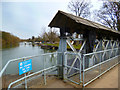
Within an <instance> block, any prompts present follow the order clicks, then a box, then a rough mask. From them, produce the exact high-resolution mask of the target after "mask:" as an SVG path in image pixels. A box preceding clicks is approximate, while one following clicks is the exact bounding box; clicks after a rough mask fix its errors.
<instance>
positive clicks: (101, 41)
mask: <svg viewBox="0 0 120 90" xmlns="http://www.w3.org/2000/svg"><path fill="white" fill-rule="evenodd" d="M100 51H102V39H100ZM99 58H100V59H99V60H100V61H99V63H101V62H102V52H101V53H100V57H99ZM101 69H102V68H101V64H100V66H99V73H100V74H101Z"/></svg>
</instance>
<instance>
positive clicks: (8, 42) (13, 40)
mask: <svg viewBox="0 0 120 90" xmlns="http://www.w3.org/2000/svg"><path fill="white" fill-rule="evenodd" d="M0 33H2V38H1V41H2V48H8V47H15V46H18V45H19V42H20V39H19V38H18V37H16V36H14V35H12V34H11V33H9V32H5V31H0Z"/></svg>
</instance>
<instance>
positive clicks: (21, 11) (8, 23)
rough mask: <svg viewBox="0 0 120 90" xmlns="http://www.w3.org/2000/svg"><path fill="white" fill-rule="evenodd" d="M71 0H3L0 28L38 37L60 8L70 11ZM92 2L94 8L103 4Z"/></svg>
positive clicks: (24, 36) (16, 33)
mask: <svg viewBox="0 0 120 90" xmlns="http://www.w3.org/2000/svg"><path fill="white" fill-rule="evenodd" d="M8 1H9V2H8ZM17 1H19V0H17ZM69 1H70V0H49V2H48V0H39V1H38V0H34V2H33V1H32V0H29V1H28V0H26V1H25V0H20V1H19V2H16V1H15V0H11V2H10V0H3V1H2V3H1V4H0V7H1V5H2V13H0V14H2V25H0V30H2V31H7V32H10V33H12V34H13V35H15V36H18V37H19V38H21V39H28V38H31V37H32V36H36V37H37V36H38V35H39V34H42V33H43V30H42V27H48V24H49V23H50V21H51V20H52V18H53V17H54V16H55V14H56V13H57V11H58V10H62V11H65V12H70V11H69V10H68V7H67V5H68V3H69ZM91 2H92V4H93V5H94V6H93V7H94V8H93V9H97V8H99V7H100V5H101V2H100V0H91ZM70 13H71V12H70ZM0 20H1V18H0ZM0 24H1V23H0ZM1 26H2V27H1Z"/></svg>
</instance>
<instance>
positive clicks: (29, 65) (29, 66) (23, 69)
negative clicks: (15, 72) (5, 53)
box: [18, 59, 32, 75]
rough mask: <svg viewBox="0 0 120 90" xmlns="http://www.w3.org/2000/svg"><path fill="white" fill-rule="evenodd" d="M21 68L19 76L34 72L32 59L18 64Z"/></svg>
mask: <svg viewBox="0 0 120 90" xmlns="http://www.w3.org/2000/svg"><path fill="white" fill-rule="evenodd" d="M18 66H19V75H22V74H24V73H26V72H28V71H30V70H32V59H29V60H26V61H23V62H19V63H18Z"/></svg>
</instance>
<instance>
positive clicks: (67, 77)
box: [0, 11, 120, 89]
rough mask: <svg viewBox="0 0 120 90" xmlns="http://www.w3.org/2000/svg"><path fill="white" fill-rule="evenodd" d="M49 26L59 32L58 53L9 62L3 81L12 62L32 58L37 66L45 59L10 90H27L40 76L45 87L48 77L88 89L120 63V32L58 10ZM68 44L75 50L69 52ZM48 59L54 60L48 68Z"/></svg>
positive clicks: (11, 83) (2, 75)
mask: <svg viewBox="0 0 120 90" xmlns="http://www.w3.org/2000/svg"><path fill="white" fill-rule="evenodd" d="M48 26H49V27H51V28H52V27H55V28H59V29H60V42H59V48H58V51H57V52H54V53H46V54H42V55H34V56H29V57H23V58H18V59H13V60H10V61H8V62H7V63H6V65H5V66H4V67H3V68H2V70H1V71H0V77H1V78H2V77H3V78H4V72H5V70H6V69H7V68H8V66H9V64H10V63H14V62H16V64H18V63H19V62H21V61H26V60H28V59H32V58H34V59H32V63H34V62H36V61H35V58H36V57H39V59H40V60H43V63H42V64H41V65H43V68H42V69H39V70H38V71H34V72H32V71H30V72H28V73H27V74H25V76H24V75H23V76H18V77H19V78H17V79H14V80H13V81H12V82H10V83H8V86H7V87H8V89H9V88H17V87H19V86H21V85H24V86H25V88H28V83H29V82H30V81H32V80H34V79H36V80H37V78H38V77H43V81H44V84H45V85H46V84H47V77H48V76H49V75H54V76H56V77H58V78H59V79H62V80H64V81H65V82H67V81H70V82H72V83H75V84H78V85H81V86H82V87H85V86H86V85H88V84H90V83H91V82H92V81H94V80H95V79H97V78H98V77H100V76H101V75H103V74H104V73H105V72H107V71H108V70H110V69H111V68H113V67H114V66H116V65H118V64H119V63H120V32H118V31H116V30H113V29H110V28H108V27H105V26H103V25H100V24H98V23H95V22H92V21H89V20H86V19H83V18H81V17H78V16H74V15H72V14H69V13H66V12H63V11H58V12H57V14H56V15H55V17H54V18H53V20H52V21H51V22H50V24H49V25H48ZM74 33H76V37H73V34H74ZM74 43H78V44H79V45H80V48H79V50H78V49H75V48H74ZM67 45H69V47H70V48H71V50H72V51H67ZM46 57H48V59H47V60H48V62H49V60H50V59H51V57H53V58H54V60H55V62H54V63H53V65H46V62H45V61H46ZM34 67H36V66H33V68H34ZM52 72H54V73H52ZM16 76H17V75H16ZM36 82H39V81H36Z"/></svg>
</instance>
